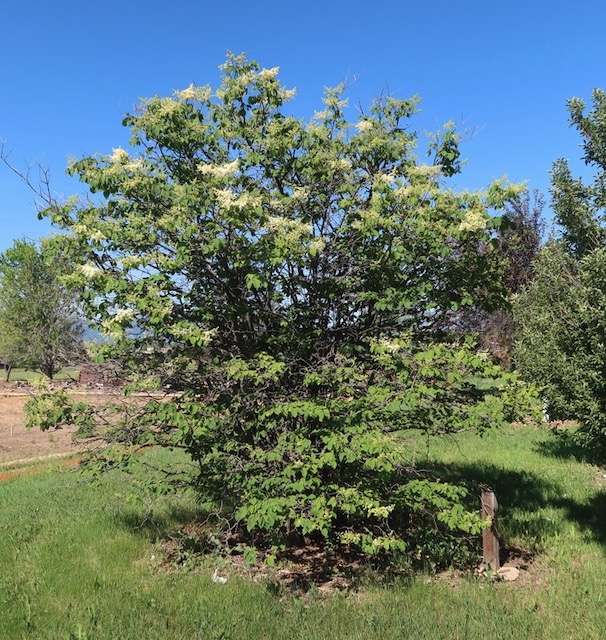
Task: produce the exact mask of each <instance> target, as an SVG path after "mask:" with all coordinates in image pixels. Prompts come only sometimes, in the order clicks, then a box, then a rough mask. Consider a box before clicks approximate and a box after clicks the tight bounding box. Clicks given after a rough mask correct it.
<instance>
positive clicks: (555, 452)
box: [533, 431, 605, 465]
mask: <svg viewBox="0 0 606 640" xmlns="http://www.w3.org/2000/svg"><path fill="white" fill-rule="evenodd" d="M533 449H534V451H536V452H537V453H539V454H540V455H543V456H546V457H548V458H556V459H558V460H576V461H577V462H586V463H588V464H595V465H603V464H604V459H605V452H604V449H603V448H601V447H593V448H590V447H588V446H583V445H582V444H580V443H579V441H578V438H576V437H575V434H574V433H570V432H568V431H562V432H551V434H550V437H548V438H545V439H544V440H542V441H541V442H537V443H536V444H535V445H534V447H533Z"/></svg>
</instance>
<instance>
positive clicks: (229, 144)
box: [47, 56, 533, 553]
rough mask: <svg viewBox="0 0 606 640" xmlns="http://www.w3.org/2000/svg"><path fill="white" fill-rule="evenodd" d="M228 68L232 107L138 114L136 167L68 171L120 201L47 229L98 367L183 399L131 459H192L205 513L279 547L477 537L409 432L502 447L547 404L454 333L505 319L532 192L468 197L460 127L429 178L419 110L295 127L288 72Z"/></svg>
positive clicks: (476, 524) (179, 96)
mask: <svg viewBox="0 0 606 640" xmlns="http://www.w3.org/2000/svg"><path fill="white" fill-rule="evenodd" d="M222 70H223V80H222V84H221V86H220V88H219V89H218V90H217V91H215V92H214V93H213V92H212V91H211V89H210V88H208V87H194V86H191V87H189V88H188V89H185V90H184V91H181V92H177V93H176V94H175V95H174V97H172V98H152V99H150V100H147V101H146V102H144V103H143V105H142V106H141V109H140V111H139V112H137V113H136V114H134V115H129V116H128V117H127V118H126V119H125V120H124V124H125V125H126V126H128V127H130V129H131V132H132V138H131V143H132V145H133V146H134V147H135V148H136V149H137V154H136V155H131V153H129V152H128V151H126V150H124V149H114V151H113V153H112V154H111V155H109V156H101V155H100V156H93V157H88V158H84V159H82V160H80V161H77V162H74V163H73V164H72V165H71V167H70V169H69V171H70V173H71V174H73V175H76V176H78V177H79V178H80V179H81V180H82V181H83V182H84V183H86V184H87V185H88V186H89V188H90V190H91V191H92V193H93V194H100V195H101V196H102V198H97V196H93V198H92V200H89V201H84V202H78V201H74V200H71V201H68V202H67V203H64V204H62V205H59V204H57V205H55V206H52V207H51V208H50V209H49V211H48V212H47V214H48V215H49V216H50V217H51V218H52V220H53V222H54V223H55V224H56V225H58V226H60V227H61V228H63V229H64V230H66V231H68V232H69V233H66V234H61V235H60V236H58V237H57V238H56V239H55V242H57V243H58V244H60V245H61V249H62V251H65V252H67V253H69V255H70V256H71V258H72V259H73V260H74V261H75V262H76V263H77V264H79V265H80V268H79V270H77V272H76V273H74V274H73V275H72V276H71V277H70V282H71V283H72V284H73V285H74V286H76V287H78V288H79V289H80V290H81V291H82V294H83V296H84V300H85V308H86V312H87V317H88V318H89V320H90V321H91V322H92V323H93V324H94V325H95V326H96V327H98V328H99V329H100V330H101V331H103V332H104V333H105V334H106V335H107V336H108V337H109V338H110V339H111V342H109V343H107V344H105V345H103V346H102V347H101V350H100V354H99V355H100V358H114V359H118V360H119V361H120V362H122V363H123V366H124V372H123V375H124V377H125V379H129V378H130V377H131V376H132V375H136V374H137V373H138V372H139V371H141V370H143V371H145V372H146V373H149V374H152V375H159V376H160V379H161V383H160V386H161V388H164V389H168V390H169V391H171V394H170V395H169V396H168V397H166V398H163V399H157V400H155V401H151V402H149V403H148V404H147V405H146V406H145V407H143V408H142V409H141V410H140V411H138V412H137V413H136V415H133V413H132V412H131V413H130V414H129V415H128V416H125V417H124V419H122V420H118V422H117V423H116V424H115V425H114V426H115V428H114V429H113V430H111V431H110V432H108V433H107V434H106V435H107V438H108V440H110V441H112V442H113V443H114V444H116V443H118V444H120V445H121V446H122V448H121V449H120V450H119V453H118V457H119V461H120V463H121V464H125V463H128V461H129V459H130V458H129V452H130V449H129V447H136V448H140V447H141V446H148V445H158V444H160V445H162V446H166V447H176V448H182V449H184V450H185V451H187V453H188V454H189V455H190V457H191V459H192V461H193V462H194V466H193V470H192V472H191V475H190V477H189V479H188V480H186V481H187V482H189V483H190V484H191V485H193V486H194V487H195V488H196V490H197V491H198V493H199V496H200V499H201V500H204V501H208V502H211V503H213V504H220V505H221V508H222V510H223V512H224V514H225V515H226V517H227V518H228V519H229V520H230V521H231V522H232V523H234V526H237V525H238V526H240V527H243V528H245V529H247V530H248V531H249V532H250V534H251V535H252V536H253V538H254V537H255V536H256V538H255V539H259V538H258V536H260V535H261V536H265V537H268V538H269V539H270V540H271V541H272V542H273V543H275V544H287V543H293V542H297V541H301V540H303V539H304V538H312V539H322V540H325V541H329V542H334V543H342V544H354V545H357V546H359V547H361V548H362V549H363V550H364V551H367V552H369V553H376V552H379V551H394V550H403V549H405V548H406V545H407V538H406V536H407V532H408V533H410V532H413V531H415V530H418V528H419V527H420V523H421V522H423V526H424V527H426V526H427V524H428V523H430V522H431V523H432V526H434V527H438V528H442V529H444V530H448V531H452V532H464V533H477V532H479V531H480V530H481V527H482V524H481V522H480V520H479V516H478V515H476V514H474V513H470V512H468V511H467V510H466V509H465V508H463V506H462V501H463V498H464V495H463V494H464V493H465V492H464V491H462V490H461V489H458V488H457V487H453V486H449V485H445V484H443V483H440V482H438V481H435V480H432V479H429V478H423V479H422V481H421V480H420V479H419V477H418V473H417V472H415V470H414V469H413V468H406V467H405V466H404V465H403V463H402V459H403V454H405V453H406V452H403V451H402V447H401V445H400V444H399V438H398V433H399V432H401V430H403V429H422V430H425V431H427V432H428V433H454V432H457V431H460V430H463V429H472V428H479V429H486V428H488V427H492V426H495V425H498V424H499V423H501V422H502V421H503V420H505V419H506V418H507V417H509V416H511V415H514V414H516V412H518V411H526V410H527V408H528V407H529V406H530V405H532V401H533V398H532V393H531V392H530V391H528V390H526V389H524V388H522V387H520V386H519V384H518V383H517V381H516V379H515V376H513V375H511V374H506V373H503V372H501V371H500V369H499V368H498V367H496V366H495V365H494V364H492V362H491V361H490V359H489V358H487V357H486V356H485V355H482V354H478V353H477V352H476V350H475V349H474V347H473V346H472V344H471V343H469V342H465V341H462V340H461V341H457V340H454V339H449V336H450V333H451V326H452V322H453V318H454V314H456V313H457V311H458V310H459V309H460V308H461V307H465V306H468V305H476V306H477V307H478V308H486V309H490V308H494V307H495V306H497V305H498V304H500V303H501V301H502V287H500V282H501V280H500V276H501V262H500V259H499V256H498V255H497V254H496V253H495V252H494V251H493V250H492V244H493V243H492V238H493V230H494V229H495V228H497V227H498V225H499V219H498V218H492V217H491V216H489V215H488V209H489V208H497V209H498V208H502V207H503V206H504V203H505V202H507V201H508V200H510V199H512V198H514V197H515V196H516V194H517V193H518V191H519V189H518V188H516V187H512V186H509V185H506V184H505V183H504V182H502V181H500V182H497V183H495V184H493V185H492V186H491V187H490V188H489V189H488V191H486V192H477V193H467V192H466V193H460V194H457V193H454V192H453V191H452V190H449V189H448V188H447V187H446V185H445V180H446V178H447V177H448V176H450V175H452V174H454V173H456V172H457V171H458V170H459V162H458V158H459V152H458V144H457V143H458V138H457V136H456V133H455V131H454V130H453V129H452V128H451V127H448V128H446V129H445V130H444V132H442V133H441V134H439V135H438V136H436V137H434V138H432V140H431V141H430V142H429V145H428V150H429V152H430V153H431V154H432V156H433V157H434V164H431V165H424V164H420V163H419V162H418V161H417V159H416V156H415V154H414V148H415V145H416V144H417V136H416V134H414V133H413V132H411V131H410V130H409V124H408V122H409V120H410V118H411V117H412V116H413V114H414V113H415V111H416V109H417V100H416V99H412V100H396V99H394V98H392V97H382V98H381V99H379V100H377V101H376V102H374V103H373V104H372V105H371V107H370V108H369V109H368V111H363V112H361V113H360V115H359V118H358V120H357V122H355V123H351V122H349V121H348V120H347V118H346V109H347V103H346V100H345V99H344V98H343V90H344V89H343V87H338V88H337V89H333V90H328V91H327V94H326V96H325V99H324V109H323V110H322V111H321V112H318V113H316V114H315V116H314V117H313V119H312V120H311V121H309V122H307V123H306V122H304V121H301V120H298V119H296V118H294V117H290V116H287V115H285V114H284V113H283V107H284V104H285V103H286V101H287V100H288V99H290V98H291V97H292V96H293V95H294V92H293V91H291V90H287V89H285V88H284V87H282V86H281V84H280V83H279V81H278V79H277V71H278V70H277V69H260V68H259V66H258V65H257V64H256V63H254V62H249V61H247V60H246V59H245V58H244V57H242V56H229V58H228V60H227V62H226V63H225V64H224V65H223V67H222ZM479 247H481V248H482V250H478V248H479ZM135 386H136V385H135ZM127 390H128V387H127ZM114 450H115V449H114ZM97 463H99V459H97ZM167 471H168V473H167V475H168V477H169V479H174V478H173V476H172V474H171V473H170V470H167ZM176 480H177V481H183V479H182V478H176ZM415 523H416V524H415Z"/></svg>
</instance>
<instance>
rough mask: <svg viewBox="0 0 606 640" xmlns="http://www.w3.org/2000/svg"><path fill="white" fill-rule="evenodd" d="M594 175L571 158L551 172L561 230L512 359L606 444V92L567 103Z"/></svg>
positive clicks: (522, 311)
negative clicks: (576, 171)
mask: <svg viewBox="0 0 606 640" xmlns="http://www.w3.org/2000/svg"><path fill="white" fill-rule="evenodd" d="M568 110H569V113H570V123H571V125H572V126H574V127H575V128H576V129H577V130H578V132H579V133H580V135H581V147H582V149H583V159H584V160H585V162H586V164H587V165H588V166H589V167H590V168H591V169H593V170H594V176H593V180H592V181H591V182H587V181H585V180H584V179H583V178H581V177H579V178H574V177H573V176H572V172H571V170H570V167H569V164H568V162H567V161H566V160H564V159H562V158H560V159H558V160H557V161H556V162H555V163H554V165H553V170H552V189H551V195H552V206H553V210H554V213H555V217H556V221H557V222H558V224H559V226H560V230H561V236H560V237H559V238H557V239H554V240H553V241H552V242H550V243H548V244H547V245H546V246H545V247H544V248H543V249H542V251H541V256H540V258H539V260H538V261H537V269H536V277H535V278H534V280H533V281H532V282H531V283H530V284H529V285H528V286H527V287H526V289H525V290H524V291H522V292H521V294H520V296H519V297H518V299H517V301H516V303H515V305H514V310H515V317H516V324H517V345H516V347H515V361H516V364H517V365H518V367H519V368H520V370H521V372H522V373H523V375H524V376H525V377H526V378H527V379H529V380H532V381H534V382H535V383H536V384H538V385H540V386H541V387H542V389H543V393H544V395H545V400H546V403H547V405H548V411H549V414H550V416H551V417H553V418H557V419H578V420H579V421H580V422H581V425H582V430H581V437H582V440H583V441H584V442H585V443H586V444H589V445H590V446H591V447H592V449H593V450H594V451H596V450H598V448H599V447H600V446H601V447H603V446H604V445H606V385H605V383H604V380H605V379H604V370H605V368H606V353H605V351H604V345H605V344H606V325H605V324H604V317H606V316H605V313H606V304H605V301H606V235H605V230H606V224H605V223H606V218H605V214H606V191H605V185H606V144H605V143H606V125H605V123H606V94H605V93H604V92H603V91H602V90H600V89H596V90H595V91H594V92H593V95H592V105H591V108H590V109H589V110H587V107H586V104H585V102H584V101H583V100H580V99H579V98H572V99H571V100H569V101H568Z"/></svg>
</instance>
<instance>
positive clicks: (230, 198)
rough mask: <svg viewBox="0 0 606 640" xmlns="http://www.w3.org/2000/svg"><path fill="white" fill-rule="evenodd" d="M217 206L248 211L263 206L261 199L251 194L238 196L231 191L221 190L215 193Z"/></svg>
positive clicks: (246, 193)
mask: <svg viewBox="0 0 606 640" xmlns="http://www.w3.org/2000/svg"><path fill="white" fill-rule="evenodd" d="M215 195H216V198H217V204H218V205H219V206H220V207H221V208H223V209H232V208H233V209H246V208H248V207H250V208H254V207H258V206H260V205H261V204H262V202H261V198H260V197H258V196H254V195H252V194H251V193H248V192H244V193H242V194H240V195H236V194H235V193H234V192H233V191H231V190H230V189H220V190H217V191H216V192H215Z"/></svg>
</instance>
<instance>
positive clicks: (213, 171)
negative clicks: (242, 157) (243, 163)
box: [198, 158, 240, 178]
mask: <svg viewBox="0 0 606 640" xmlns="http://www.w3.org/2000/svg"><path fill="white" fill-rule="evenodd" d="M239 166H240V161H239V160H238V159H237V158H236V159H235V160H234V161H233V162H228V163H227V164H222V165H214V164H209V163H205V164H200V165H198V172H199V173H201V174H202V175H207V176H215V177H216V178H227V177H229V176H233V175H234V173H236V172H237V171H238V168H239Z"/></svg>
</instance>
